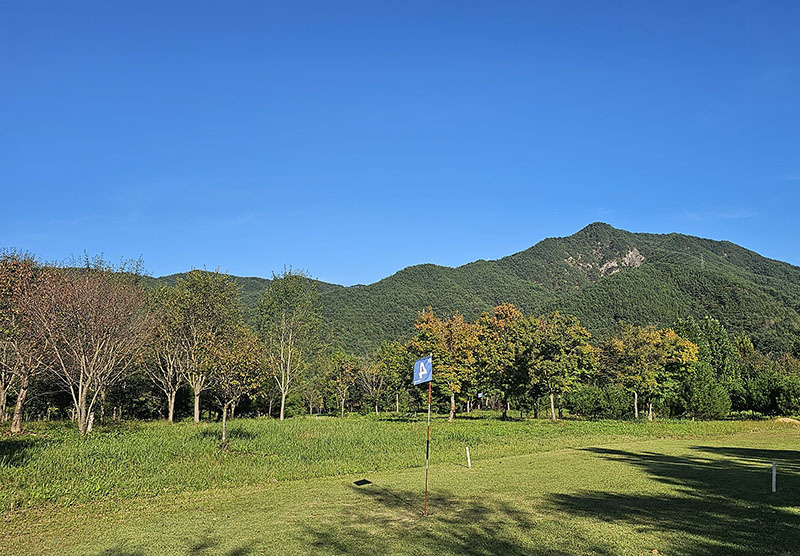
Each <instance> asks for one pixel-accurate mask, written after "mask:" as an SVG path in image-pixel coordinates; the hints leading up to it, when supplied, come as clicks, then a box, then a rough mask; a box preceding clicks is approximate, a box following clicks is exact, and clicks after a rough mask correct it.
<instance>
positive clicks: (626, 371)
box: [602, 324, 698, 421]
mask: <svg viewBox="0 0 800 556" xmlns="http://www.w3.org/2000/svg"><path fill="white" fill-rule="evenodd" d="M697 352H698V347H697V345H696V344H694V343H692V342H690V341H689V340H686V339H684V338H681V337H680V336H678V334H676V333H675V332H674V331H673V330H672V329H664V330H659V329H656V328H654V327H644V328H642V327H638V326H632V325H629V324H624V325H623V326H622V329H621V330H620V332H619V333H618V334H617V335H616V336H615V337H613V338H610V339H609V340H608V341H606V342H605V343H604V345H603V348H602V360H603V366H604V368H605V372H606V373H607V375H608V376H611V377H613V379H614V381H615V382H618V383H619V384H622V385H623V386H624V387H625V388H627V389H628V390H629V391H630V392H632V393H633V396H634V398H633V407H634V418H636V419H638V418H639V395H640V394H642V395H643V396H644V398H645V401H646V403H647V405H648V411H647V419H648V421H652V420H653V402H654V401H656V400H659V399H663V398H664V397H665V396H666V395H667V394H668V393H670V392H673V391H675V390H676V389H677V388H678V386H679V382H678V380H677V379H678V376H679V373H680V372H681V371H685V369H686V365H688V364H690V363H694V362H696V361H697Z"/></svg>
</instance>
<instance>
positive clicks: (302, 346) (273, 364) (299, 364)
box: [257, 269, 321, 420]
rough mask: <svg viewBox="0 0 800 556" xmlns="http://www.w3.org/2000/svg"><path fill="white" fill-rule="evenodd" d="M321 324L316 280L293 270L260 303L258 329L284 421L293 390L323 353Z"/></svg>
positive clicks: (275, 279)
mask: <svg viewBox="0 0 800 556" xmlns="http://www.w3.org/2000/svg"><path fill="white" fill-rule="evenodd" d="M319 323H320V309H319V303H318V296H317V288H316V284H315V283H314V281H313V280H311V279H310V278H309V277H308V276H307V275H306V274H304V273H303V272H295V271H293V270H292V269H288V270H284V271H283V272H282V273H281V274H280V275H277V276H276V275H273V277H272V283H271V284H270V285H269V287H268V288H267V289H266V291H265V292H264V295H263V296H262V297H261V300H260V301H259V303H258V310H257V330H258V334H259V337H260V338H261V341H262V342H263V343H264V346H265V348H266V354H267V364H268V368H269V371H270V373H271V375H272V377H273V379H274V380H275V384H276V385H277V387H278V390H279V391H280V395H281V412H280V419H281V420H283V419H284V412H285V409H286V396H287V395H288V393H289V391H290V389H291V388H292V386H293V385H294V383H295V382H296V381H298V379H299V378H300V377H302V376H303V373H304V370H305V369H306V367H307V366H308V365H309V364H311V362H312V361H313V360H314V359H315V358H316V357H317V356H318V354H319V350H320V347H321V341H320V333H319Z"/></svg>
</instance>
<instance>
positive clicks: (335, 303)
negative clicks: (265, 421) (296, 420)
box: [160, 223, 800, 352]
mask: <svg viewBox="0 0 800 556" xmlns="http://www.w3.org/2000/svg"><path fill="white" fill-rule="evenodd" d="M174 278H175V276H174V275H173V276H169V277H163V278H161V279H160V280H167V281H171V280H174ZM236 280H237V281H238V283H239V284H240V286H241V287H242V300H243V303H244V305H245V307H247V308H248V310H249V311H252V309H253V308H254V307H255V303H256V301H257V299H258V297H259V295H260V294H261V292H262V291H263V289H264V288H265V287H266V286H267V285H268V284H269V280H266V279H263V278H238V277H237V278H236ZM319 293H320V299H321V302H322V305H323V320H324V322H325V325H326V328H327V331H328V333H329V334H330V338H331V340H332V341H333V342H334V343H337V344H340V345H342V346H344V347H346V348H347V349H350V350H353V351H356V352H362V351H366V350H370V349H372V348H374V347H375V346H376V345H377V344H378V343H380V341H381V340H384V339H397V338H407V337H409V336H410V335H411V334H412V333H413V330H414V329H413V323H414V320H415V318H416V315H417V312H418V311H420V310H422V309H424V308H425V307H427V306H429V305H430V306H431V307H433V309H434V311H435V312H436V313H437V314H440V315H449V314H452V313H453V312H455V311H460V312H461V313H463V314H464V315H465V316H466V317H467V318H469V319H474V318H475V317H477V315H478V314H479V313H480V312H481V311H485V310H487V309H489V308H491V307H493V306H495V305H498V304H500V303H503V302H511V303H514V304H515V305H517V306H518V307H520V308H521V309H522V310H523V311H524V312H525V313H526V314H540V313H544V312H549V311H553V310H560V311H562V312H569V313H572V314H575V315H576V316H578V317H579V318H580V319H581V321H582V322H583V323H584V324H585V325H586V326H587V327H588V328H589V329H590V330H591V331H592V333H593V334H595V335H599V336H602V335H604V334H606V333H608V332H609V331H611V330H613V329H614V328H615V327H616V326H617V324H618V323H619V322H620V321H625V322H630V323H632V324H639V325H644V324H655V325H658V326H669V325H671V324H673V323H674V322H675V320H677V319H678V318H679V317H685V316H688V315H693V316H695V317H698V318H702V317H704V316H706V315H710V316H713V317H716V318H718V319H719V320H720V321H721V322H722V323H723V324H724V325H725V326H726V327H727V328H728V330H729V331H730V332H731V333H733V334H737V333H739V332H742V331H743V332H746V333H747V334H748V335H750V336H751V338H752V339H753V341H754V343H755V344H756V346H757V347H759V348H760V349H762V350H764V351H767V352H770V351H774V352H780V351H785V350H787V349H789V347H790V346H791V345H792V344H793V342H794V341H795V339H796V338H798V337H800V267H796V266H792V265H790V264H787V263H783V262H780V261H775V260H771V259H767V258H765V257H762V256H760V255H759V254H757V253H755V252H753V251H749V250H747V249H744V248H743V247H740V246H738V245H735V244H733V243H730V242H727V241H713V240H709V239H702V238H698V237H693V236H686V235H682V234H674V233H673V234H666V235H662V234H644V233H632V232H627V231H625V230H618V229H616V228H613V227H611V226H609V225H608V224H603V223H594V224H591V225H589V226H587V227H586V228H584V229H582V230H580V231H579V232H577V233H576V234H574V235H572V236H569V237H564V238H549V239H545V240H543V241H541V242H539V243H537V244H536V245H534V246H533V247H531V248H530V249H527V250H525V251H522V252H519V253H515V254H513V255H510V256H508V257H504V258H502V259H497V260H491V261H485V260H479V261H475V262H472V263H469V264H466V265H463V266H460V267H457V268H450V267H443V266H437V265H432V264H423V265H417V266H411V267H408V268H405V269H403V270H401V271H399V272H397V273H396V274H393V275H392V276H389V277H388V278H384V279H383V280H380V281H378V282H375V283H373V284H369V285H359V286H350V287H344V286H337V285H334V284H327V283H324V282H320V283H319Z"/></svg>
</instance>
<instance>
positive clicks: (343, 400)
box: [342, 398, 345, 417]
mask: <svg viewBox="0 0 800 556" xmlns="http://www.w3.org/2000/svg"><path fill="white" fill-rule="evenodd" d="M344 402H345V399H344V398H342V417H344Z"/></svg>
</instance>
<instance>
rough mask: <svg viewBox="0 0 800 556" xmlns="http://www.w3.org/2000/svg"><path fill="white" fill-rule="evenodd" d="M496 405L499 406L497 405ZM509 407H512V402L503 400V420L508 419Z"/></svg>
mask: <svg viewBox="0 0 800 556" xmlns="http://www.w3.org/2000/svg"><path fill="white" fill-rule="evenodd" d="M495 407H497V406H495ZM509 409H511V402H508V401H503V416H502V417H501V419H502V420H503V421H505V420H506V419H508V410H509Z"/></svg>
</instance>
